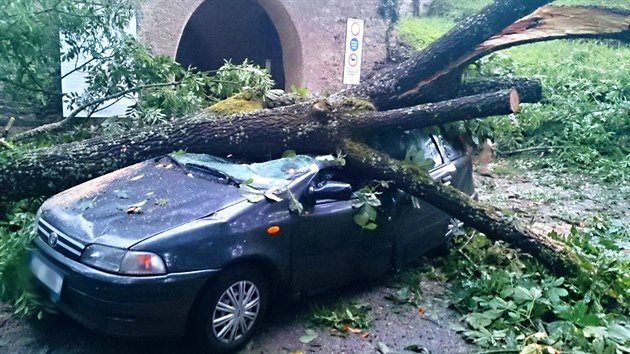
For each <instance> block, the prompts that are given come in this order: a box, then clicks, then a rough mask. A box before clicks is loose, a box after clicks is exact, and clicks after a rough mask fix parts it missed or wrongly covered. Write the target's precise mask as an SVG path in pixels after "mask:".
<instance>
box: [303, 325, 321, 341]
mask: <svg viewBox="0 0 630 354" xmlns="http://www.w3.org/2000/svg"><path fill="white" fill-rule="evenodd" d="M304 332H305V333H306V334H305V335H303V336H301V337H300V338H299V341H300V343H303V344H308V343H310V342H312V341H314V340H315V338H317V337H318V336H319V334H317V332H315V331H314V330H312V329H310V328H307V329H306V330H304Z"/></svg>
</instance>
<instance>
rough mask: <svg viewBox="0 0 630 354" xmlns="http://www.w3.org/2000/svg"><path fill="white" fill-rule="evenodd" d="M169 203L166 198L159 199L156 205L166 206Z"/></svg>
mask: <svg viewBox="0 0 630 354" xmlns="http://www.w3.org/2000/svg"><path fill="white" fill-rule="evenodd" d="M167 203H168V199H166V198H159V199H158V200H156V201H155V205H158V206H164V205H166V204H167Z"/></svg>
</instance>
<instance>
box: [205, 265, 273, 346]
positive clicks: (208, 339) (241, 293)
mask: <svg viewBox="0 0 630 354" xmlns="http://www.w3.org/2000/svg"><path fill="white" fill-rule="evenodd" d="M268 303H269V282H268V281H267V279H266V278H265V276H264V275H263V274H262V273H261V272H260V271H258V270H256V269H254V268H252V267H238V268H231V269H227V270H225V271H223V272H222V273H220V274H219V275H218V276H217V277H216V279H214V281H213V282H212V283H211V285H210V286H209V287H208V289H207V290H206V291H205V293H204V294H203V295H202V298H201V301H200V302H199V306H198V307H197V314H196V321H195V326H194V328H193V331H194V332H193V334H194V336H195V339H196V342H197V346H198V349H199V351H200V352H201V353H229V352H233V351H235V350H237V349H239V348H240V347H242V346H244V345H245V344H246V343H247V342H248V341H249V340H250V339H251V337H252V335H253V334H254V333H255V332H256V331H257V330H258V328H259V327H260V324H261V322H262V320H263V317H264V314H265V311H266V310H267V305H268Z"/></svg>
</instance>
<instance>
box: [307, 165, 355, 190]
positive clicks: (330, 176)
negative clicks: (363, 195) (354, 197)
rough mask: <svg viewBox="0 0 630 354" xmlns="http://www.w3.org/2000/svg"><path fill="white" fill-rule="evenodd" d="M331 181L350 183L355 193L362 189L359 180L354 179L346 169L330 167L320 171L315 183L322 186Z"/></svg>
mask: <svg viewBox="0 0 630 354" xmlns="http://www.w3.org/2000/svg"><path fill="white" fill-rule="evenodd" d="M330 181H334V182H343V183H348V184H350V185H351V186H352V190H354V191H356V190H359V189H360V188H361V187H362V186H359V185H358V182H359V181H358V178H356V177H352V176H351V175H350V174H349V173H348V172H347V171H346V170H345V169H343V168H340V167H329V168H325V169H323V170H321V171H319V173H318V174H317V178H315V181H314V182H315V184H317V185H321V184H322V183H325V182H330Z"/></svg>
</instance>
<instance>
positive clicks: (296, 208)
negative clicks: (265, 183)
mask: <svg viewBox="0 0 630 354" xmlns="http://www.w3.org/2000/svg"><path fill="white" fill-rule="evenodd" d="M287 193H288V195H289V210H290V211H292V212H294V213H296V214H298V215H300V214H302V213H303V212H304V206H303V205H302V203H300V201H298V200H297V198H296V197H295V195H293V193H291V192H290V191H288V192H287Z"/></svg>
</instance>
